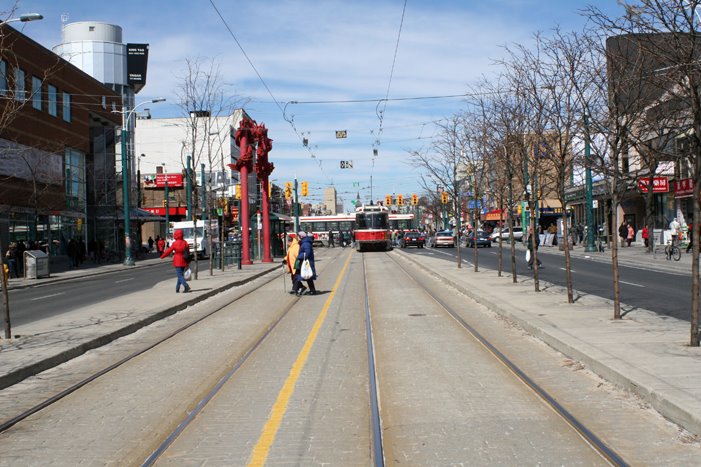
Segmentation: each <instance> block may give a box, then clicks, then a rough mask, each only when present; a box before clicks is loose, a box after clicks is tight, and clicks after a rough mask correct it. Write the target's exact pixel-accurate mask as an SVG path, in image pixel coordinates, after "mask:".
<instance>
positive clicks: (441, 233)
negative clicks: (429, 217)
mask: <svg viewBox="0 0 701 467" xmlns="http://www.w3.org/2000/svg"><path fill="white" fill-rule="evenodd" d="M452 236H453V234H452V233H451V232H438V233H437V234H436V237H452Z"/></svg>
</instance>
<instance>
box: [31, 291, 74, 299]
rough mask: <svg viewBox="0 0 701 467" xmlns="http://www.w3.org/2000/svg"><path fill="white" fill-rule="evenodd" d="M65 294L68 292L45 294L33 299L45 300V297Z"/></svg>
mask: <svg viewBox="0 0 701 467" xmlns="http://www.w3.org/2000/svg"><path fill="white" fill-rule="evenodd" d="M65 294H66V292H58V293H53V294H51V295H44V296H43V297H36V298H32V301H34V300H44V299H45V298H51V297H57V296H59V295H65Z"/></svg>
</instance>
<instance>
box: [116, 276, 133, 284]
mask: <svg viewBox="0 0 701 467" xmlns="http://www.w3.org/2000/svg"><path fill="white" fill-rule="evenodd" d="M133 280H134V278H133V277H130V278H129V279H122V280H120V281H114V283H115V284H121V283H122V282H128V281H133Z"/></svg>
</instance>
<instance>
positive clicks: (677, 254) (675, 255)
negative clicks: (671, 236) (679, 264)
mask: <svg viewBox="0 0 701 467" xmlns="http://www.w3.org/2000/svg"><path fill="white" fill-rule="evenodd" d="M681 257H682V250H681V249H680V248H679V247H676V246H674V247H672V258H674V261H679V260H680V259H681Z"/></svg>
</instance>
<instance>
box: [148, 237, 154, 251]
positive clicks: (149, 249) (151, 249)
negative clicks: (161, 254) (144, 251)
mask: <svg viewBox="0 0 701 467" xmlns="http://www.w3.org/2000/svg"><path fill="white" fill-rule="evenodd" d="M153 243H154V242H153V237H151V236H150V235H149V237H148V252H149V253H151V252H152V251H153Z"/></svg>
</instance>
